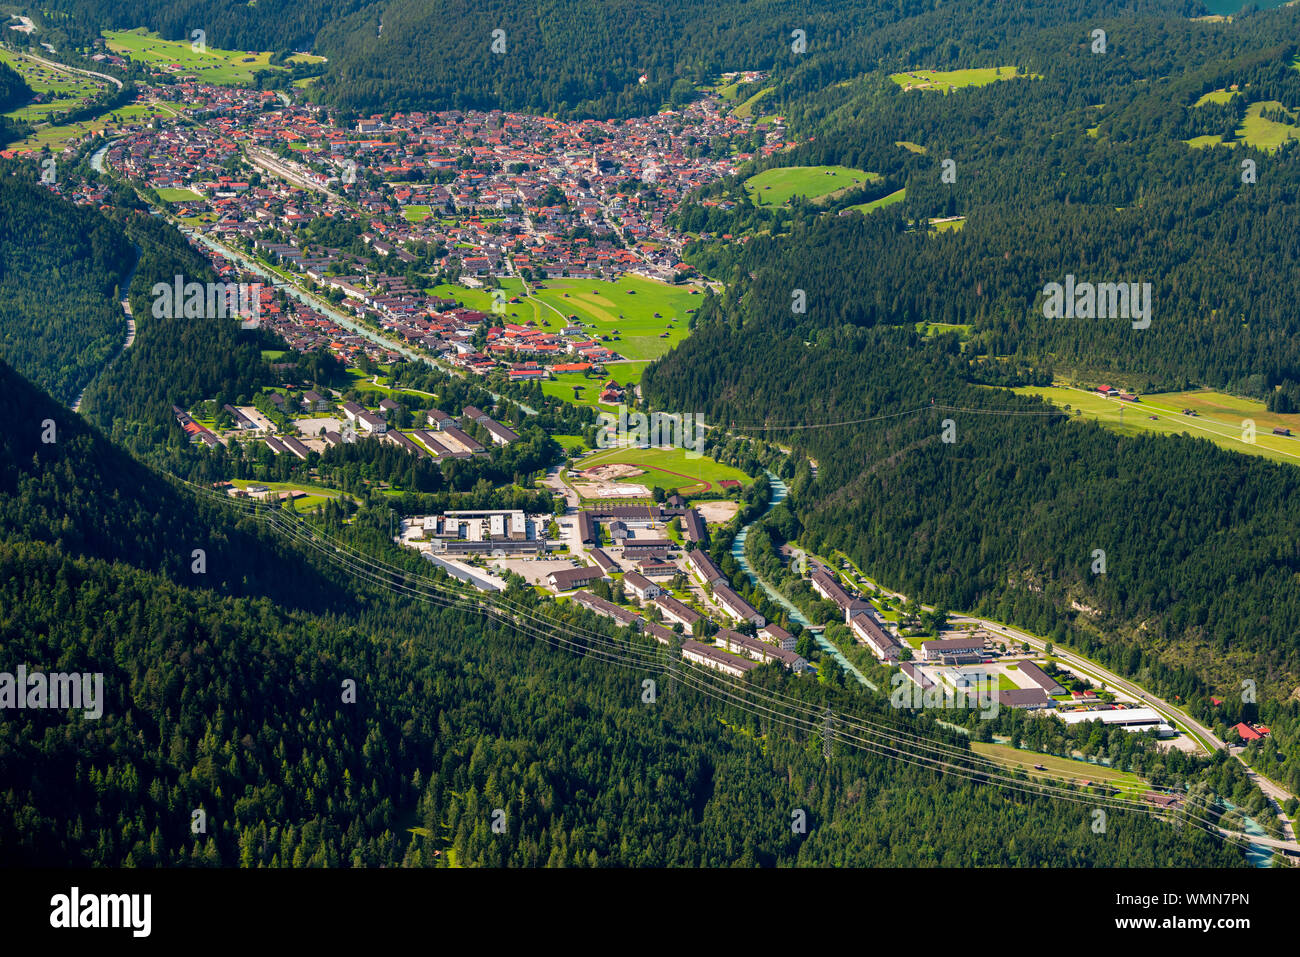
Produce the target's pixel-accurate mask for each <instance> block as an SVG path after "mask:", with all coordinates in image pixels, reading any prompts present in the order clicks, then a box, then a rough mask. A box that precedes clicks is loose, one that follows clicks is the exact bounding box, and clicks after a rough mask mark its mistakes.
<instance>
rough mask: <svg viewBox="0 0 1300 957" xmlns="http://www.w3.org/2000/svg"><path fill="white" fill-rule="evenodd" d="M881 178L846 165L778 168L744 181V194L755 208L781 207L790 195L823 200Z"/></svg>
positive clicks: (875, 174)
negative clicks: (747, 195) (746, 194)
mask: <svg viewBox="0 0 1300 957" xmlns="http://www.w3.org/2000/svg"><path fill="white" fill-rule="evenodd" d="M880 179H882V177H881V175H880V174H879V173H868V172H867V171H866V170H860V169H850V168H849V167H847V166H777V167H774V168H772V169H768V170H764V171H763V172H761V173H757V174H755V175H754V176H751V177H750V178H749V179H747V180H745V192H747V193H749V196H750V199H751V200H752V201H753V202H754V205H756V206H783V205H785V204H786V203H788V202H789V201H790V198H791V197H793V196H802V197H804V198H805V199H810V200H813V201H818V200H824V199H828V198H832V197H833V195H834V194H836V193H839V192H840V191H842V190H847V189H851V188H853V187H855V186H862V185H864V184H865V183H874V182H876V181H878V180H880Z"/></svg>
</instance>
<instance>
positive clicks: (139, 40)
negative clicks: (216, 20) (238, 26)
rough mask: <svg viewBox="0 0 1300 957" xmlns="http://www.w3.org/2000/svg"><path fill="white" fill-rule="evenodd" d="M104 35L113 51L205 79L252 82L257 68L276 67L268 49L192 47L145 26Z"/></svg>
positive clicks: (301, 56)
mask: <svg viewBox="0 0 1300 957" xmlns="http://www.w3.org/2000/svg"><path fill="white" fill-rule="evenodd" d="M104 38H105V40H107V41H108V48H109V49H110V50H112V51H113V52H114V53H119V54H121V55H122V56H126V57H130V58H131V59H132V60H134V61H136V62H137V63H143V64H145V65H147V66H150V67H153V68H155V69H160V70H164V71H166V72H168V73H175V74H176V75H178V76H190V75H193V76H197V77H198V78H199V79H200V80H201V81H203V82H204V83H212V84H216V85H218V86H221V85H225V86H239V85H243V84H246V83H251V82H252V79H253V74H254V73H256V72H257V71H258V70H273V69H277V68H276V67H273V66H271V63H270V58H271V54H270V53H269V52H264V53H249V52H246V51H243V50H219V49H217V48H216V47H212V46H208V47H207V48H206V49H204V50H203V51H201V52H200V51H196V50H193V49H191V42H190V41H189V40H164V39H162V38H161V37H159V36H158V34H156V33H151V32H149V31H147V30H145V29H144V28H143V27H138V28H136V29H134V30H105V31H104ZM292 59H293V60H295V61H307V62H311V61H320V60H321V59H322V58H321V57H316V56H309V55H307V54H299V55H297V56H295V57H293V58H292Z"/></svg>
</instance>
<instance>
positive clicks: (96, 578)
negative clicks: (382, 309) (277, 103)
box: [0, 366, 1240, 866]
mask: <svg viewBox="0 0 1300 957" xmlns="http://www.w3.org/2000/svg"><path fill="white" fill-rule="evenodd" d="M0 415H3V417H4V420H5V421H6V422H7V423H10V424H11V428H10V429H7V430H6V432H5V440H4V445H3V447H2V448H0V476H3V483H2V484H0V506H2V507H0V514H3V515H5V516H6V517H8V516H11V515H12V516H18V518H17V520H13V521H6V523H5V525H4V527H3V529H2V530H0V589H2V590H3V596H2V597H3V600H2V601H0V609H2V611H0V644H2V645H3V647H4V648H5V649H6V652H7V656H6V657H7V660H8V661H9V662H11V663H15V664H16V663H25V664H26V665H27V666H28V667H29V668H31V669H34V670H35V669H47V670H64V671H79V672H102V673H103V674H104V688H105V696H104V697H105V705H104V714H103V717H102V718H99V719H97V720H95V719H88V718H83V717H82V716H80V715H79V714H76V713H72V714H69V713H66V712H60V711H25V712H21V713H18V714H16V715H15V714H10V715H9V716H8V717H7V718H6V721H5V724H4V728H5V733H4V735H0V861H3V863H4V864H6V865H14V864H31V863H36V862H39V863H41V864H45V865H49V864H55V863H66V864H78V865H84V864H93V865H122V864H134V865H137V866H151V865H161V864H182V863H194V864H208V865H217V864H225V865H234V864H241V865H247V866H252V865H258V864H272V865H274V864H280V865H289V864H299V865H302V864H306V865H334V866H347V865H353V864H355V865H380V864H400V863H405V864H408V865H426V866H427V865H434V864H438V863H448V862H450V861H452V860H454V861H455V862H456V863H461V864H501V863H511V864H516V865H540V864H565V863H568V864H596V863H603V864H620V863H621V864H660V865H662V864H685V865H703V864H735V863H740V864H782V863H784V864H793V863H800V864H817V863H837V864H857V865H865V864H907V865H913V866H914V865H916V864H925V863H931V864H937V863H951V864H957V863H959V862H960V863H963V864H965V865H969V864H970V863H972V862H974V863H978V864H990V865H991V864H1046V863H1062V862H1065V861H1069V862H1071V863H1081V864H1092V865H1095V866H1107V865H1115V864H1157V863H1159V864H1182V865H1187V866H1194V865H1210V864H1213V865H1230V864H1233V863H1239V862H1240V858H1239V856H1238V853H1237V852H1235V851H1233V850H1232V849H1231V848H1229V847H1227V846H1225V845H1223V844H1221V843H1220V842H1218V841H1216V840H1214V839H1212V838H1210V837H1209V836H1208V835H1206V834H1204V833H1203V832H1202V831H1199V830H1196V829H1193V828H1184V829H1178V828H1174V827H1171V826H1169V825H1168V824H1164V823H1161V822H1158V821H1156V820H1154V819H1153V818H1150V817H1148V816H1147V815H1144V814H1136V815H1122V814H1117V816H1116V823H1115V824H1113V825H1112V828H1113V830H1114V832H1115V834H1116V839H1106V840H1097V839H1096V835H1094V834H1092V833H1091V831H1090V829H1089V827H1088V820H1089V819H1088V817H1087V816H1086V815H1084V814H1079V815H1074V816H1071V815H1062V814H1061V813H1060V811H1059V808H1058V807H1057V806H1056V803H1055V802H1052V801H1049V800H1047V799H1044V798H1033V797H1027V796H1025V795H1023V794H1020V795H1017V794H1016V793H1014V792H1005V791H1002V790H998V789H996V788H993V787H987V786H980V785H977V784H974V783H971V782H968V781H961V780H953V779H946V778H942V777H940V776H939V775H938V774H937V773H935V772H933V771H929V770H924V769H921V768H917V767H913V766H911V765H907V764H901V765H900V764H898V763H895V762H890V761H887V760H884V759H881V758H874V757H869V756H865V755H859V754H856V753H854V752H852V751H844V752H843V753H840V751H839V749H837V754H836V757H835V760H834V762H832V764H831V765H830V767H829V768H827V766H826V765H825V763H824V761H823V759H822V757H821V748H820V741H819V740H818V739H817V738H816V737H815V736H814V737H812V738H811V740H810V739H809V737H808V736H807V735H806V734H804V733H803V732H797V733H796V732H792V731H789V730H787V729H786V728H784V727H783V726H782V725H780V724H776V725H768V726H765V725H763V724H762V723H761V721H760V719H758V718H756V717H755V716H754V715H752V714H750V713H749V712H748V711H745V710H741V709H737V708H733V707H730V706H725V705H723V704H722V703H721V702H718V701H716V700H714V699H711V698H704V697H701V696H698V695H696V694H694V693H691V692H688V691H687V690H686V689H685V688H683V689H682V690H681V691H680V692H677V693H674V694H673V695H672V696H671V697H669V698H668V699H667V700H666V701H665V702H664V703H663V707H662V708H660V709H650V708H647V707H645V706H644V705H642V704H641V703H640V698H639V695H640V691H641V686H640V679H641V677H642V676H641V675H640V674H639V673H636V672H628V671H626V670H623V669H621V668H619V667H615V666H611V665H609V664H607V663H603V662H601V661H599V660H597V659H584V658H581V657H575V656H573V655H572V654H571V653H569V652H565V651H561V650H558V649H556V648H553V647H550V646H549V645H546V644H542V643H538V642H537V641H536V639H534V638H531V637H529V636H528V635H526V634H523V633H520V632H518V631H517V630H515V629H513V628H510V627H502V626H501V625H498V624H489V623H487V622H486V621H485V620H484V619H483V618H481V617H479V616H478V615H476V614H469V613H467V612H464V611H454V610H441V609H439V608H437V607H434V606H430V605H427V604H422V603H420V602H417V601H412V600H410V599H408V598H400V597H396V596H394V595H391V594H386V593H385V592H383V591H378V592H376V591H371V590H368V589H365V588H361V587H358V586H356V585H354V584H352V583H350V581H349V579H348V578H347V577H346V576H343V575H339V574H338V571H339V569H338V568H332V569H331V570H330V577H331V580H332V581H333V589H334V593H335V595H334V597H335V598H336V599H337V601H331V599H330V598H327V597H323V596H317V595H314V594H313V591H312V588H311V585H310V580H311V578H312V576H314V575H316V574H323V573H324V572H325V570H326V568H327V567H328V566H326V565H323V564H322V563H321V560H318V559H315V558H312V557H311V555H310V554H309V553H308V552H306V551H303V550H301V549H299V548H297V547H296V546H292V547H291V546H287V545H282V544H278V543H276V542H274V541H272V540H268V538H267V537H266V536H267V534H269V533H265V532H260V531H257V530H256V529H253V528H247V529H244V528H240V527H238V526H237V525H236V524H235V523H234V522H233V520H232V519H231V518H230V517H229V515H228V514H226V515H223V514H222V509H223V508H224V507H223V506H201V505H199V504H198V503H197V502H196V501H194V500H193V499H192V497H191V496H190V495H188V494H187V493H182V492H179V491H176V490H174V489H172V488H170V487H169V486H168V485H167V484H166V483H165V482H163V481H162V480H161V479H154V480H152V482H150V481H148V480H142V477H141V476H140V475H139V474H138V471H139V467H138V466H134V467H133V466H131V465H130V464H129V463H126V462H124V461H122V457H121V453H114V452H113V451H112V450H111V449H106V448H105V447H104V446H105V443H104V440H103V439H102V438H99V437H97V436H95V435H94V434H93V433H91V432H90V431H89V430H88V427H87V426H85V425H83V424H81V423H80V421H79V420H77V419H76V418H75V417H73V416H72V415H71V414H70V413H67V412H66V411H64V410H62V409H60V408H59V407H58V406H56V405H55V404H54V403H52V402H51V401H50V400H49V399H48V398H47V397H45V396H43V395H42V394H41V393H39V392H37V391H36V390H35V389H33V388H32V387H31V386H30V385H28V384H27V383H25V382H24V381H23V380H21V379H20V378H18V377H17V376H16V375H14V374H13V373H12V371H11V370H9V369H8V368H7V367H4V366H0ZM47 419H52V420H53V421H54V422H55V425H56V435H57V441H56V442H54V443H52V444H47V443H42V442H40V441H39V439H38V438H37V436H38V435H39V430H41V429H42V428H43V426H42V424H41V423H43V422H45V420H47ZM25 424H26V425H25ZM142 481H143V482H144V485H143V487H138V486H140V485H141V483H142ZM51 497H53V499H54V500H55V501H57V503H58V506H57V510H56V509H55V508H54V507H52V506H51V505H50V504H48V500H49V499H50V498H51ZM144 497H147V498H148V499H149V500H150V502H149V504H145V503H142V502H141V501H140V499H141V498H144ZM186 511H188V512H189V513H190V514H191V516H192V518H193V522H192V523H191V527H189V528H186V529H177V528H175V527H174V526H173V524H172V518H171V516H173V515H176V514H180V513H182V512H186ZM42 516H43V518H42ZM87 526H94V527H95V528H96V529H97V530H98V531H97V535H99V536H102V538H98V537H95V538H90V537H78V536H68V535H67V534H66V533H64V532H60V531H59V529H60V528H63V529H67V528H69V527H72V528H85V527H87ZM365 527H366V523H365V522H364V521H362V522H361V524H360V526H359V528H362V529H364V528H365ZM343 531H344V530H343V529H342V527H339V528H337V529H336V532H338V533H343ZM199 536H201V537H202V538H198V537H199ZM203 539H206V540H207V541H226V542H230V543H231V549H230V550H224V549H223V548H221V547H218V546H214V550H213V553H212V554H210V556H209V558H208V567H209V569H210V573H211V574H213V576H214V578H221V577H223V576H224V577H226V578H228V579H238V578H240V577H241V575H242V577H243V584H244V588H243V589H242V593H243V594H244V596H245V597H239V598H236V597H229V596H225V595H222V594H220V593H219V590H218V589H212V588H205V587H196V586H195V585H194V584H191V583H190V582H189V581H187V580H185V576H184V573H176V572H175V571H173V570H171V569H170V568H169V567H168V565H169V563H168V562H167V560H166V559H165V558H161V557H160V556H164V555H165V554H166V553H167V552H168V551H169V550H170V551H174V552H175V553H176V554H177V555H178V556H182V557H183V559H184V560H185V561H187V562H188V561H189V556H190V549H191V547H192V545H193V544H194V543H195V542H196V540H197V541H200V542H201V543H202V541H203ZM112 543H117V544H116V547H114V546H113V544H112ZM268 561H275V562H278V563H279V571H278V573H277V574H280V575H283V574H286V573H287V574H288V576H289V577H290V578H292V579H293V581H294V587H295V588H297V589H298V590H299V592H300V600H299V601H298V602H296V603H294V602H285V601H284V599H283V595H281V594H278V592H280V591H281V590H282V586H281V585H279V584H278V583H276V582H274V581H273V578H274V576H261V575H256V574H254V571H255V570H256V569H257V568H259V567H261V566H262V565H263V564H264V563H265V562H268ZM193 577H194V578H197V577H199V576H193ZM530 595H531V591H529V590H526V589H525V590H520V591H518V592H517V593H516V594H515V595H514V598H515V600H516V601H525V602H526V601H528V600H529V596H530ZM532 601H534V602H535V598H533V599H532ZM342 602H346V604H347V605H348V606H349V607H347V608H346V609H340V610H334V611H330V610H328V609H330V608H331V607H332V606H334V605H337V604H339V603H342ZM286 605H288V606H289V607H287V608H286V607H285V606H286ZM312 605H315V606H316V607H314V608H313V607H310V606H312ZM553 614H557V615H560V617H559V618H557V624H561V625H563V626H564V627H570V628H571V627H573V624H574V623H577V622H578V621H579V620H582V625H583V626H584V627H587V628H590V627H592V626H593V625H594V620H587V619H586V616H575V615H574V613H573V612H572V611H570V612H565V613H559V612H556V613H553ZM566 621H567V622H568V624H567V625H565V624H564V622H566ZM771 678H772V679H774V680H779V679H776V676H775V675H772V676H771ZM347 680H352V681H355V682H356V688H357V700H356V703H355V704H351V703H344V701H343V691H342V689H343V687H344V682H345V681H347ZM786 690H787V691H792V692H793V693H795V694H798V695H800V696H806V697H811V699H812V700H813V701H814V702H817V701H818V700H819V699H822V700H826V699H825V696H826V695H827V694H833V692H832V690H831V689H827V688H825V686H822V685H818V684H816V683H811V682H797V683H796V684H795V685H794V686H791V687H790V688H787V689H786ZM829 700H831V701H835V700H836V699H834V698H833V697H832V698H831V699H829ZM853 706H854V707H855V708H857V709H861V708H862V707H864V706H865V707H870V708H874V709H878V710H886V711H887V710H888V709H887V707H886V706H885V704H884V702H883V701H880V702H877V703H876V704H874V705H870V704H868V705H864V704H863V703H862V702H861V701H857V700H855V701H854V702H853ZM881 717H882V718H885V719H887V720H890V721H893V722H897V721H899V720H901V718H899V717H898V716H896V715H881ZM719 719H725V722H726V723H725V724H724V723H723V722H722V721H720V720H719ZM930 733H933V731H931V732H930ZM756 736H757V737H756ZM759 738H761V740H760V739H759ZM34 767H40V768H41V773H40V774H39V775H33V774H32V773H31V769H32V768H34ZM496 808H501V809H503V810H504V811H505V812H506V820H507V822H508V832H507V834H506V835H501V836H498V835H494V834H493V833H492V831H491V823H492V811H493V810H494V809H496ZM795 808H803V809H805V810H806V811H807V812H808V816H809V820H810V822H811V831H810V834H809V835H808V836H807V837H806V839H801V838H800V837H799V836H796V835H794V834H793V832H792V831H791V828H790V826H789V822H790V815H791V810H792V809H795ZM195 809H202V810H203V811H204V813H205V815H206V831H204V832H203V833H200V834H195V833H194V832H193V831H192V829H191V824H192V821H193V817H192V812H193V811H194V810H195ZM1076 818H1077V819H1076ZM411 828H416V829H417V830H414V831H413V830H411ZM665 834H668V835H671V837H669V838H667V839H665V838H664V835H665ZM435 852H436V853H435Z"/></svg>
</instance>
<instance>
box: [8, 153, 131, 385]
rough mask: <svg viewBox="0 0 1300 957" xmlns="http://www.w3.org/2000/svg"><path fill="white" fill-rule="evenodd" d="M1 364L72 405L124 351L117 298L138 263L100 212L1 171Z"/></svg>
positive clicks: (123, 319)
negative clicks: (121, 283)
mask: <svg viewBox="0 0 1300 957" xmlns="http://www.w3.org/2000/svg"><path fill="white" fill-rule="evenodd" d="M0 222H3V223H4V229H3V230H2V231H0V358H3V359H5V360H6V361H8V362H9V363H11V364H13V365H14V366H15V367H16V368H17V369H18V370H19V371H21V372H22V373H23V374H25V375H27V376H29V377H30V378H33V379H36V380H39V381H40V382H41V383H42V384H43V385H44V386H45V388H46V389H48V390H49V392H50V394H51V395H53V396H54V397H55V398H57V399H59V400H61V401H63V402H68V403H71V402H72V401H73V400H74V399H76V397H77V395H78V394H79V393H80V392H81V390H82V389H84V388H85V386H86V383H88V382H89V381H90V379H91V378H92V377H93V376H94V375H95V373H96V372H97V371H98V370H99V369H100V368H101V367H102V366H103V365H104V363H105V362H107V361H108V359H109V358H110V357H111V356H112V355H113V354H114V353H116V352H117V351H118V350H119V349H120V348H121V346H122V341H123V339H124V337H125V336H126V319H125V317H124V316H123V315H122V309H121V307H120V306H118V305H117V297H116V295H115V294H114V293H115V290H116V289H117V286H118V283H119V282H121V281H122V280H124V279H125V278H126V275H127V273H128V272H129V271H130V269H131V263H132V260H133V258H134V254H133V251H132V249H131V244H130V243H129V242H128V241H127V240H126V238H125V237H124V236H123V235H122V234H121V232H120V231H119V230H118V229H116V228H114V226H113V225H112V224H111V223H109V222H108V221H107V220H105V219H104V218H103V217H102V216H100V215H99V214H98V213H96V212H94V211H92V210H89V209H85V208H80V207H76V206H72V205H71V204H69V203H62V202H58V201H57V200H55V199H53V198H51V196H50V194H49V191H48V190H47V189H45V188H43V187H41V186H39V185H37V184H35V183H33V182H32V181H31V180H30V179H28V178H26V177H25V176H15V175H10V174H9V173H8V172H7V171H0Z"/></svg>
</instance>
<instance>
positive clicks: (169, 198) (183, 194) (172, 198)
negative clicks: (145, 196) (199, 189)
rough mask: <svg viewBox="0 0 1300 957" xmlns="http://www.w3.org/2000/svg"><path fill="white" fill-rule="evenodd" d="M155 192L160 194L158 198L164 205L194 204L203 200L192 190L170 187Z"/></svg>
mask: <svg viewBox="0 0 1300 957" xmlns="http://www.w3.org/2000/svg"><path fill="white" fill-rule="evenodd" d="M154 192H156V193H157V194H158V198H159V199H161V200H162V201H163V202H164V203H192V202H194V201H195V200H200V199H202V198H203V197H202V196H200V195H199V194H198V193H196V192H194V190H192V189H172V188H170V187H163V188H162V189H157V190H154Z"/></svg>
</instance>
